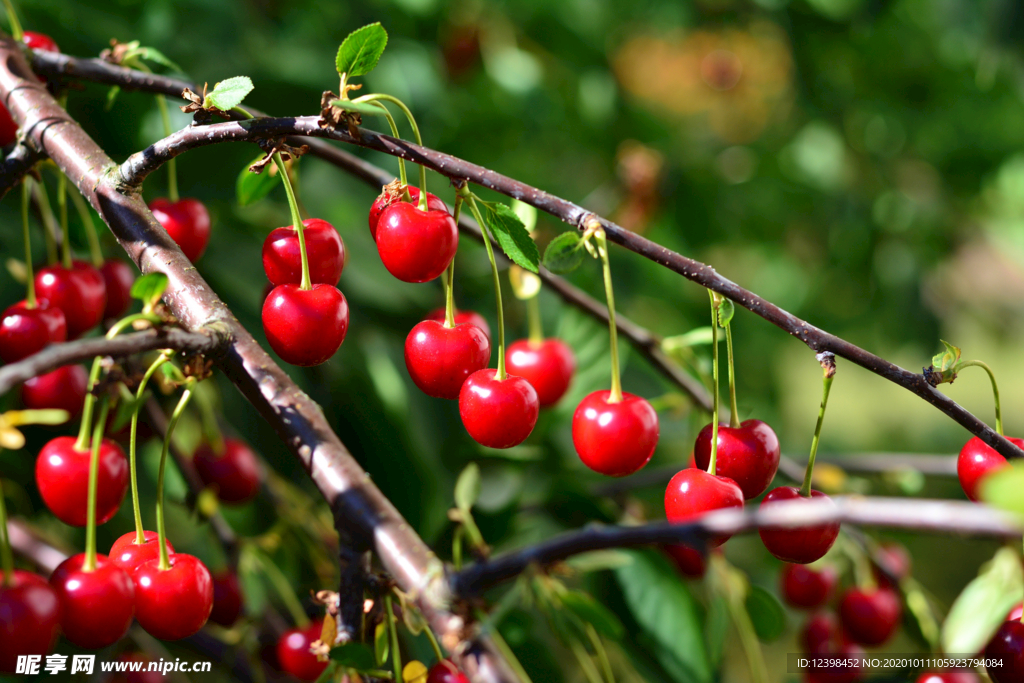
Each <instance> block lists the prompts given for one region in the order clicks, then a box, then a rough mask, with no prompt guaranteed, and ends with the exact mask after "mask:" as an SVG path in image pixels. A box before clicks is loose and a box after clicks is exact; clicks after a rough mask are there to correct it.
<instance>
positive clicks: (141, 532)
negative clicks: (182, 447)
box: [128, 350, 174, 545]
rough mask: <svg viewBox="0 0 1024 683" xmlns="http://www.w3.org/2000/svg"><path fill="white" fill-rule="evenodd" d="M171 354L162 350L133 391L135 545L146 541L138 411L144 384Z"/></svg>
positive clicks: (131, 459)
mask: <svg viewBox="0 0 1024 683" xmlns="http://www.w3.org/2000/svg"><path fill="white" fill-rule="evenodd" d="M172 355H174V352H173V351H169V350H168V351H162V352H161V353H160V356H159V357H158V358H157V359H156V360H155V361H153V364H152V365H150V366H149V368H147V369H146V374H144V375H143V376H142V380H141V381H140V382H139V388H138V390H136V392H135V410H133V411H132V427H131V436H130V437H129V439H128V466H129V468H130V470H131V477H132V511H133V512H134V513H135V544H136V545H144V544H145V543H146V533H145V527H143V526H142V508H141V507H140V503H139V482H138V479H137V478H136V469H135V462H136V461H135V453H136V434H137V432H138V428H139V411H140V410H141V409H142V395H143V394H144V393H145V391H146V385H147V384H149V380H150V379H151V378H152V377H153V373H155V372H156V371H157V369H158V368H159V367H160V366H161V365H163V364H164V363H166V362H167V361H168V360H170V358H171V356H172Z"/></svg>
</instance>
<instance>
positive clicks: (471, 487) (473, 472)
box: [455, 462, 480, 510]
mask: <svg viewBox="0 0 1024 683" xmlns="http://www.w3.org/2000/svg"><path fill="white" fill-rule="evenodd" d="M478 498H480V466H479V465H477V464H476V463H475V462H471V463H469V464H468V465H466V468H465V469H464V470H462V473H461V474H460V475H459V479H458V481H456V482H455V506H456V507H457V508H459V509H460V510H470V509H471V508H472V507H473V505H474V504H475V503H476V501H477V499H478Z"/></svg>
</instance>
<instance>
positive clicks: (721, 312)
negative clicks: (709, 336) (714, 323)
mask: <svg viewBox="0 0 1024 683" xmlns="http://www.w3.org/2000/svg"><path fill="white" fill-rule="evenodd" d="M734 315H736V306H735V304H733V302H732V299H724V298H723V299H722V303H720V304H718V325H719V327H725V326H726V325H728V324H729V323H730V322H732V317H733V316H734Z"/></svg>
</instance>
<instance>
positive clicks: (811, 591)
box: [781, 564, 838, 609]
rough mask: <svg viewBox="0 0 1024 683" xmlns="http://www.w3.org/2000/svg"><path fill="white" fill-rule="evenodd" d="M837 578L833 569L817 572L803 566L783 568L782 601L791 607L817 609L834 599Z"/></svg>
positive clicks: (827, 568) (823, 569)
mask: <svg viewBox="0 0 1024 683" xmlns="http://www.w3.org/2000/svg"><path fill="white" fill-rule="evenodd" d="M837 578H838V577H837V576H836V571H835V569H833V568H832V567H822V568H821V571H815V570H814V569H811V568H810V567H805V566H804V565H802V564H787V565H786V566H785V567H783V568H782V576H781V583H782V599H783V600H785V601H786V604H788V605H790V606H791V607H798V608H801V609H816V608H818V607H821V606H822V605H824V604H825V603H826V602H828V600H829V598H831V597H832V591H833V590H834V589H835V587H836V579H837Z"/></svg>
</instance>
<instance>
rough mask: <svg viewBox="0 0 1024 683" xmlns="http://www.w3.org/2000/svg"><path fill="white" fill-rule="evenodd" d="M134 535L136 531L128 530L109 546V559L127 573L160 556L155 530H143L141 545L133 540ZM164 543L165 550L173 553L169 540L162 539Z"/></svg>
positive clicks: (158, 538)
mask: <svg viewBox="0 0 1024 683" xmlns="http://www.w3.org/2000/svg"><path fill="white" fill-rule="evenodd" d="M136 537H137V536H136V533H135V532H134V531H130V532H128V533H127V534H125V535H124V536H122V537H121V538H119V539H117V540H116V541H114V545H112V546H110V554H109V557H110V561H111V562H113V563H114V564H116V565H117V566H118V567H120V568H121V569H123V570H125V571H126V572H128V573H129V574H131V573H132V572H133V571H135V568H136V567H138V566H139V565H140V564H142V563H143V562H149V561H150V560H154V559H159V558H160V544H159V543H158V541H159V540H160V536H159V534H157V532H155V531H143V532H142V537H143V538H144V539H146V542H145V543H143V544H142V545H139V544H138V543H136V542H135V541H136ZM164 543H166V544H167V552H169V553H173V552H174V546H173V545H171V541H170V540H169V539H164Z"/></svg>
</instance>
